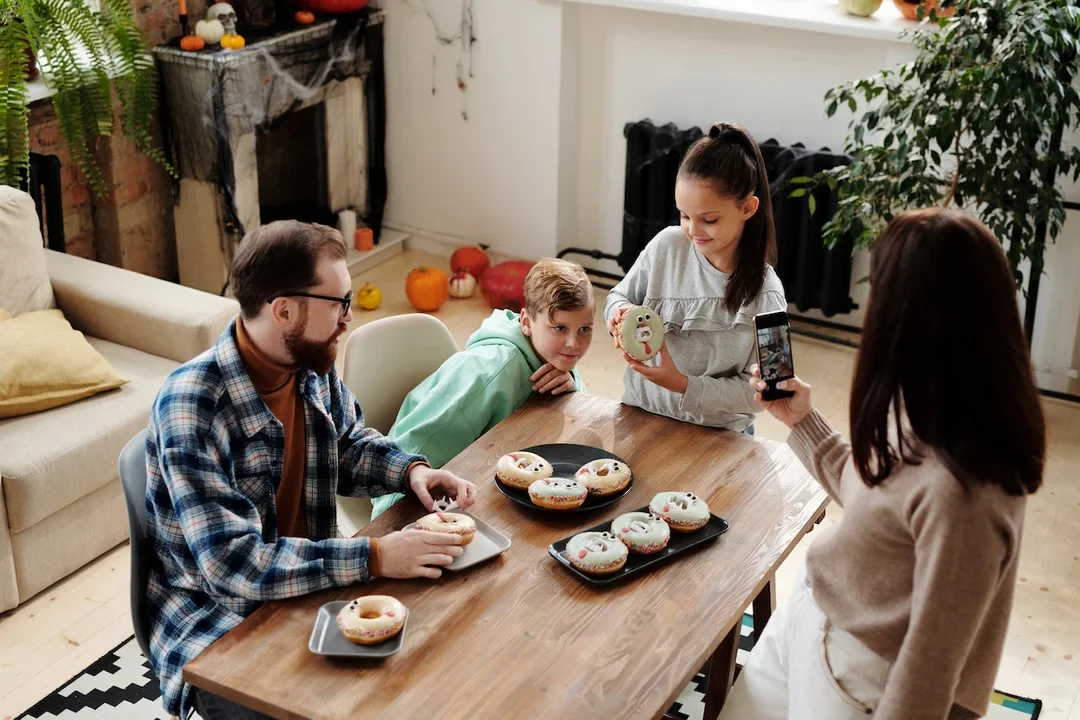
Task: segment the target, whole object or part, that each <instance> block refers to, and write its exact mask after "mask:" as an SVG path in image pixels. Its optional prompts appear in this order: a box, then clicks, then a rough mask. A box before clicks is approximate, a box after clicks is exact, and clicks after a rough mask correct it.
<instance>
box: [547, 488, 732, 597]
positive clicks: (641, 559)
mask: <svg viewBox="0 0 1080 720" xmlns="http://www.w3.org/2000/svg"><path fill="white" fill-rule="evenodd" d="M627 512H646V513H647V512H649V506H648V505H646V506H645V507H642V508H638V509H636V510H628V511H627ZM623 514H625V513H619V515H623ZM619 515H616V516H615V517H619ZM710 515H711V517H710V518H709V522H708V523H707V524H706V525H705V527H703V528H701V529H700V530H695V531H694V532H692V533H680V532H675V531H674V530H672V531H671V540H669V541H668V544H667V547H666V548H664V549H663V550H661V551H660V552H658V553H653V554H652V555H639V554H637V553H630V556H629V557H627V558H626V565H623V568H622V570H620V571H619V572H616V573H611V574H610V575H589V574H588V573H584V572H581V571H580V570H578V569H577V568H576V567H574V566H573V565H571V564H570V561H569V560H568V559H567V557H566V543H568V542H570V538H572V537H574V535H577V534H578V533H577V532H576V533H574V534H573V535H568V536H567V537H564V538H563V539H562V540H558V541H556V542H553V543H552V544H551V545H548V555H551V557H553V558H555V559H556V560H558V561H559V563H560V564H561V565H562V566H563V567H565V568H566V569H567V570H569V571H570V572H571V573H572V574H573V575H576V576H577V577H579V578H581V579H582V580H584V581H585V582H588V583H592V584H594V585H607V584H609V583H613V582H618V581H619V580H624V579H626V578H628V577H630V576H632V575H637V574H639V573H642V572H645V571H647V570H650V569H652V568H653V567H654V566H656V565H659V564H660V563H663V562H667V561H668V560H671V559H673V558H676V557H678V556H680V555H685V554H686V553H688V552H690V551H691V550H693V549H694V548H696V547H697V546H699V545H702V544H703V543H707V542H709V541H710V540H715V539H716V538H718V537H720V536H721V535H723V534H724V533H726V532H727V529H728V522H727V520H725V519H724V518H722V517H719V516H717V515H712V514H711V513H710ZM615 517H612V518H609V519H608V520H606V521H604V522H602V523H599V524H597V525H593V526H592V527H590V528H585V529H584V530H580V531H578V532H611V523H613V522H614V521H615Z"/></svg>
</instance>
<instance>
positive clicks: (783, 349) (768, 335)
mask: <svg viewBox="0 0 1080 720" xmlns="http://www.w3.org/2000/svg"><path fill="white" fill-rule="evenodd" d="M754 332H755V333H756V334H757V349H758V367H759V368H761V379H762V380H764V381H765V385H766V386H767V387H766V388H765V390H764V391H763V392H762V393H761V397H762V399H763V400H780V399H781V398H789V397H791V396H792V395H794V394H795V393H793V392H791V391H790V390H778V389H777V388H776V383H778V382H780V381H781V380H787V379H788V378H793V377H795V363H794V361H792V359H791V333H790V332H789V323H788V315H787V313H786V312H784V311H783V310H781V311H779V312H771V313H762V314H761V315H758V316H757V317H755V318H754Z"/></svg>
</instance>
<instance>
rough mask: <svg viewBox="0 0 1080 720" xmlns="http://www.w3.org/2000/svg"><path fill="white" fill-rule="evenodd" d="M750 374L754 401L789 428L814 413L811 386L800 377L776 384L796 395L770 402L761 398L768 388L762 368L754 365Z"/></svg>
mask: <svg viewBox="0 0 1080 720" xmlns="http://www.w3.org/2000/svg"><path fill="white" fill-rule="evenodd" d="M750 373H751V375H752V377H751V378H750V387H752V388H753V389H754V392H755V393H756V394H755V395H754V400H756V401H757V404H758V405H760V406H761V407H763V408H765V410H766V411H767V412H768V413H769V414H770V415H772V416H773V417H774V418H776V419H777V420H779V421H780V422H782V423H784V424H785V425H787V426H788V427H789V428H794V427H795V426H796V425H798V424H799V422H800V421H802V419H803V418H805V417H806V416H807V415H809V414H810V413H812V412H813V411H814V403H813V401H811V399H810V386H809V385H808V384H806V383H804V382H803V381H802V380H800V379H799V378H798V377H792V378H789V379H787V380H782V381H780V382H778V383H777V384H776V387H777V388H779V389H780V390H787V391H789V392H793V393H795V394H794V395H792V396H791V397H787V398H783V399H781V400H772V401H770V400H765V399H763V398H762V397H761V393H762V392H763V391H764V390H765V388H766V387H768V386H767V385H766V384H765V381H764V380H762V379H761V368H759V367H758V366H757V365H754V366H752V367H751V368H750Z"/></svg>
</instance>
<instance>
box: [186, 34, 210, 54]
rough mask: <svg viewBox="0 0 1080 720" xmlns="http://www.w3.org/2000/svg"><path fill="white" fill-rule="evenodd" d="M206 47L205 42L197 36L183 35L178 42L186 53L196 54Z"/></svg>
mask: <svg viewBox="0 0 1080 720" xmlns="http://www.w3.org/2000/svg"><path fill="white" fill-rule="evenodd" d="M204 47H206V41H205V40H203V39H202V38H201V37H199V36H198V35H185V36H184V37H183V38H181V40H180V48H181V49H183V50H187V51H188V52H198V51H199V50H202V49H203V48H204Z"/></svg>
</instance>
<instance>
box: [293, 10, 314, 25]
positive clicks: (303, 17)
mask: <svg viewBox="0 0 1080 720" xmlns="http://www.w3.org/2000/svg"><path fill="white" fill-rule="evenodd" d="M293 20H295V21H296V23H297V24H298V25H310V24H311V23H313V22H315V13H313V12H309V11H307V10H297V11H296V14H295V15H293Z"/></svg>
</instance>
